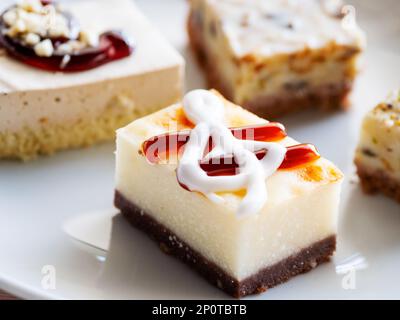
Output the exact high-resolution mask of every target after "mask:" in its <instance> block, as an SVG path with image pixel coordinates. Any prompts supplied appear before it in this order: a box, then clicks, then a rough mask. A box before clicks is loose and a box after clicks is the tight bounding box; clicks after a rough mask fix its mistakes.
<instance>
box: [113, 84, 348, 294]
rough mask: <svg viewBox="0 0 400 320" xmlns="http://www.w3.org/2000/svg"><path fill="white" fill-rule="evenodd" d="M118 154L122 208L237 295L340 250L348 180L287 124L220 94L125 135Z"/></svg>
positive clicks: (190, 101)
mask: <svg viewBox="0 0 400 320" xmlns="http://www.w3.org/2000/svg"><path fill="white" fill-rule="evenodd" d="M228 128H229V129H228ZM232 133H233V134H232ZM210 137H212V138H210ZM116 154H117V156H116V157H117V168H116V196H115V205H116V207H117V208H119V209H120V210H121V213H122V214H123V215H124V216H125V217H126V218H127V219H128V220H129V221H130V222H131V223H132V224H133V225H134V226H135V227H137V228H139V229H141V230H143V231H144V232H146V233H147V234H148V235H149V236H151V237H152V238H154V239H155V240H156V241H157V242H158V243H159V245H160V248H161V249H162V250H163V251H165V252H166V253H169V254H171V255H173V256H175V257H177V258H179V259H181V260H182V261H183V262H184V263H186V264H187V265H189V266H190V267H192V268H193V269H195V270H196V271H198V272H199V273H200V274H201V275H202V276H203V277H204V278H206V279H207V280H208V281H210V282H211V283H212V284H214V285H215V286H217V287H219V288H220V289H222V290H224V291H225V292H227V293H228V294H230V295H232V296H234V297H243V296H246V295H250V294H255V293H260V292H263V291H265V290H267V289H268V288H271V287H273V286H275V285H278V284H280V283H282V282H285V281H287V280H288V279H290V278H291V277H293V276H296V275H298V274H301V273H304V272H307V271H309V270H311V269H313V268H315V267H316V266H317V265H319V264H320V263H322V262H326V261H329V259H330V257H331V256H332V254H333V253H334V251H335V246H336V227H337V225H336V223H337V221H336V220H337V211H338V205H339V193H340V188H341V182H342V173H341V172H340V171H339V170H338V169H337V168H336V167H335V166H334V165H333V164H332V163H330V162H329V161H328V160H326V159H324V158H321V157H320V155H319V154H318V153H317V151H316V149H315V148H314V147H313V146H312V145H307V144H306V145H303V144H301V145H299V144H298V143H297V142H296V141H294V140H293V139H291V138H289V137H287V135H286V132H285V130H284V127H283V126H282V125H281V124H279V123H271V122H267V121H266V120H263V119H261V118H259V117H257V116H256V115H254V114H252V113H250V112H248V111H246V110H244V109H242V108H241V107H239V106H236V105H234V104H232V103H230V102H228V101H227V100H225V99H224V98H222V96H221V95H220V94H218V93H217V92H215V91H205V90H196V91H193V92H190V93H188V94H187V95H186V96H185V98H184V100H183V104H176V105H173V106H171V107H168V108H165V109H163V110H161V111H159V112H156V113H154V114H152V115H150V116H147V117H144V118H142V119H139V120H136V121H134V122H133V123H131V124H130V125H128V126H126V127H125V128H122V129H119V130H118V132H117V153H116ZM160 272H162V270H161V269H160Z"/></svg>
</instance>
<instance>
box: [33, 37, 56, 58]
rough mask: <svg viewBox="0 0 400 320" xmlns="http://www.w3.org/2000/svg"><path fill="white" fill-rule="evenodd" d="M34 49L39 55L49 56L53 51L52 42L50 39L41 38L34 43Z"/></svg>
mask: <svg viewBox="0 0 400 320" xmlns="http://www.w3.org/2000/svg"><path fill="white" fill-rule="evenodd" d="M34 50H35V53H36V54H37V55H38V56H39V57H51V56H52V55H53V53H54V47H53V43H52V42H51V40H50V39H46V40H43V41H42V42H39V43H38V44H37V45H35V47H34Z"/></svg>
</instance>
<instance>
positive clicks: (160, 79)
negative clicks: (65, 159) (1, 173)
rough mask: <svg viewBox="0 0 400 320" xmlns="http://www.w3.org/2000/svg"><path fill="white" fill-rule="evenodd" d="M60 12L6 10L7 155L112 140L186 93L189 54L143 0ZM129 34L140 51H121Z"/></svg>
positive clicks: (0, 80)
mask: <svg viewBox="0 0 400 320" xmlns="http://www.w3.org/2000/svg"><path fill="white" fill-rule="evenodd" d="M16 3H17V2H16ZM52 6H53V5H52V4H51V2H50V4H49V1H42V2H41V1H38V0H30V1H26V0H24V1H19V2H18V6H17V7H15V6H14V7H5V6H4V4H1V5H0V11H1V12H3V15H2V17H1V18H0V21H1V23H0V26H1V28H2V40H3V42H2V44H3V46H4V49H1V54H0V159H1V158H12V159H23V160H29V159H32V158H35V157H36V156H37V155H42V154H44V155H47V154H52V153H54V152H55V151H58V150H62V149H67V148H75V147H86V146H89V145H92V144H95V143H99V142H103V141H109V140H110V141H111V140H113V139H114V138H115V130H116V129H118V128H120V127H123V126H125V125H127V124H128V123H129V122H131V121H132V120H134V119H136V118H138V117H141V116H144V115H147V114H149V113H152V112H154V111H157V110H159V109H160V108H162V107H164V106H165V105H169V104H172V103H175V102H177V101H179V99H180V98H181V96H182V88H183V67H184V61H183V59H182V57H181V56H180V55H179V54H178V53H177V51H176V50H175V49H174V48H172V46H171V45H170V44H169V43H167V41H166V40H165V39H164V38H163V37H162V36H161V35H160V33H159V32H158V31H157V30H156V28H155V27H153V26H152V25H151V24H150V23H149V22H148V20H147V19H146V18H145V17H144V16H143V14H142V13H141V12H140V11H139V10H138V9H137V8H136V6H135V5H134V3H133V1H130V0H116V1H109V0H84V1H64V2H62V4H61V6H60V8H61V9H62V11H60V14H58V13H57V12H58V11H56V9H54V8H53V7H52ZM54 6H56V5H54ZM57 8H59V7H58V5H57ZM61 9H60V10H61ZM57 10H58V9H57ZM55 12H56V13H55ZM54 17H55V18H54ZM72 17H73V20H71V19H72ZM47 18H48V19H49V23H48V24H47V22H46V21H47V20H46V19H47ZM76 22H78V23H79V26H80V28H81V29H80V31H79V33H76V32H75V31H76V30H75V27H76V25H77V24H76ZM69 26H74V27H70V28H69ZM105 32H106V33H105ZM99 35H101V36H100V37H99ZM122 36H123V37H124V39H126V42H128V43H129V44H130V45H131V48H130V49H127V48H125V51H126V50H128V52H125V53H124V52H122V54H119V53H118V50H119V49H120V48H121V46H122V45H121V43H122V41H123V39H122ZM47 37H52V38H47ZM68 37H70V38H68ZM58 39H62V41H65V42H63V43H62V44H60V41H61V40H60V41H59V40H58ZM66 39H69V40H68V41H67V40H66ZM110 41H114V42H116V43H115V47H113V48H109V49H107V50H105V49H104V46H105V44H108V43H109V42H110ZM15 44H17V45H18V46H19V47H17V48H16V45H15ZM13 45H14V46H13ZM21 46H23V47H22V49H21ZM6 49H7V50H6ZM102 50H103V51H104V52H103V51H102ZM128 53H129V54H128ZM91 55H93V56H94V59H92V60H89V59H88V57H90V56H91ZM125 55H126V56H125ZM117 57H118V59H115V58H117ZM111 60H113V61H111ZM82 61H83V62H82ZM106 62H107V63H106ZM46 69H48V70H46ZM86 69H87V70H86Z"/></svg>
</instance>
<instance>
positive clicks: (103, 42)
mask: <svg viewBox="0 0 400 320" xmlns="http://www.w3.org/2000/svg"><path fill="white" fill-rule="evenodd" d="M51 2H52V1H42V3H43V4H50V3H51ZM10 9H11V8H9V9H7V10H6V11H8V10H10ZM6 11H5V12H6ZM62 14H63V15H64V16H65V17H66V18H67V19H68V21H69V25H70V28H71V29H74V28H77V27H78V23H77V22H76V21H75V19H74V18H73V17H72V16H71V15H70V14H68V13H66V12H64V13H62ZM5 29H6V25H5V23H4V21H3V15H2V16H1V17H0V46H2V47H3V48H4V49H5V50H6V51H7V53H8V54H9V55H10V56H12V57H14V58H16V59H18V60H20V61H21V62H23V63H25V64H28V65H30V66H33V67H36V68H39V69H43V70H47V71H62V72H77V71H85V70H90V69H93V68H96V67H99V66H101V65H103V64H106V63H109V62H111V61H115V60H119V59H122V58H125V57H128V56H130V55H131V54H132V52H133V46H132V45H131V44H130V43H129V42H128V41H127V40H126V38H125V37H124V36H123V35H122V33H120V32H116V31H109V32H105V33H103V34H101V35H100V41H99V46H98V47H95V48H85V49H82V50H80V51H78V52H74V53H72V54H70V55H68V58H66V55H65V54H58V53H57V52H56V51H57V47H58V46H60V45H61V44H63V43H65V42H67V41H69V40H73V39H67V38H52V39H50V40H51V41H52V43H53V46H54V48H55V53H54V54H53V55H52V56H51V57H41V56H38V55H36V53H35V51H34V49H33V48H32V47H31V46H27V45H25V44H24V43H23V42H22V41H21V40H20V39H18V38H11V37H10V36H8V35H6V34H5V33H4V32H3V31H4V30H5Z"/></svg>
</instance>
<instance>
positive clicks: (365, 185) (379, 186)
mask: <svg viewBox="0 0 400 320" xmlns="http://www.w3.org/2000/svg"><path fill="white" fill-rule="evenodd" d="M356 167H357V174H358V176H359V177H360V182H361V187H362V189H363V191H364V192H365V193H367V194H376V193H382V194H384V195H386V196H388V197H390V198H392V199H394V200H395V201H397V202H398V203H400V181H398V180H395V179H393V178H392V177H391V176H389V175H388V174H387V173H386V172H384V171H383V170H371V169H368V168H367V167H365V166H364V165H363V164H362V163H361V162H359V161H356Z"/></svg>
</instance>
